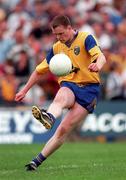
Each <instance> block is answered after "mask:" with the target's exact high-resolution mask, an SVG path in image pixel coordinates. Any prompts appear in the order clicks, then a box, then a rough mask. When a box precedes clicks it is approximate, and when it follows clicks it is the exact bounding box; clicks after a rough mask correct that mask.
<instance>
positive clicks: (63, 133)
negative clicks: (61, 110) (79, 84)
mask: <svg viewBox="0 0 126 180" xmlns="http://www.w3.org/2000/svg"><path fill="white" fill-rule="evenodd" d="M87 115H88V111H87V110H86V109H85V108H83V107H82V106H81V105H79V104H78V103H75V105H74V106H73V107H72V108H71V109H70V111H69V112H68V113H67V114H66V116H65V117H64V119H63V120H62V122H61V123H60V125H59V127H58V128H57V130H56V132H55V134H54V135H53V136H52V138H51V139H50V140H49V141H48V142H47V144H46V145H45V146H44V148H43V150H42V152H41V153H42V154H43V155H44V157H46V158H47V157H48V156H49V155H50V154H52V153H53V152H54V151H56V149H58V148H59V147H60V146H61V145H62V144H63V143H64V141H65V139H66V137H67V136H68V135H69V133H70V132H71V130H73V128H74V127H76V125H77V124H78V123H80V122H81V121H82V120H83V119H85V117H86V116H87Z"/></svg>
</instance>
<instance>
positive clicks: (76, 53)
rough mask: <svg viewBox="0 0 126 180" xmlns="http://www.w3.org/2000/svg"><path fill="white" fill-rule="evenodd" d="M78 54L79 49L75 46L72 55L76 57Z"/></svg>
mask: <svg viewBox="0 0 126 180" xmlns="http://www.w3.org/2000/svg"><path fill="white" fill-rule="evenodd" d="M79 53H80V47H79V46H75V47H74V54H75V55H78V54H79Z"/></svg>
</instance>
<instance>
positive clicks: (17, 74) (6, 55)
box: [0, 0, 126, 106]
mask: <svg viewBox="0 0 126 180" xmlns="http://www.w3.org/2000/svg"><path fill="white" fill-rule="evenodd" d="M58 14H66V15H67V16H69V18H70V19H71V21H72V24H73V26H74V28H75V29H78V30H79V31H88V32H90V33H92V34H94V35H95V36H96V37H97V39H98V41H99V44H100V47H101V49H102V51H103V53H104V54H105V56H106V59H107V63H106V65H105V66H104V68H103V69H102V71H101V77H102V79H101V81H102V92H103V93H102V96H101V98H102V99H107V100H125V99H126V1H125V0H11V1H10V0H0V106H15V105H17V104H15V102H14V96H15V93H16V92H17V91H18V90H19V89H20V88H22V87H23V86H24V84H25V83H26V81H27V79H28V78H29V75H30V74H31V72H32V71H33V70H34V68H35V67H36V65H37V64H39V63H40V62H41V61H42V59H43V58H44V57H45V56H46V53H47V51H48V50H49V49H50V47H51V46H52V44H53V43H54V41H55V37H54V36H53V35H52V33H51V30H50V21H51V20H52V18H53V17H54V16H55V15H58ZM58 88H59V85H58V84H57V81H56V77H55V76H53V75H52V74H51V73H47V74H45V75H44V76H43V77H42V79H41V81H40V82H39V83H38V84H36V85H35V86H34V88H33V89H32V90H30V91H29V93H28V94H27V97H26V98H25V100H24V101H23V102H21V104H23V105H32V104H33V103H34V104H38V105H42V104H43V103H44V102H45V101H46V100H51V99H52V98H54V96H55V94H56V92H57V90H58Z"/></svg>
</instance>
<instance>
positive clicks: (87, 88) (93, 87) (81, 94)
mask: <svg viewBox="0 0 126 180" xmlns="http://www.w3.org/2000/svg"><path fill="white" fill-rule="evenodd" d="M60 85H61V87H68V88H69V89H71V90H72V92H73V93H74V95H75V100H76V102H77V103H78V104H80V105H81V106H82V107H84V108H85V109H86V110H87V111H88V112H89V113H92V112H93V111H94V108H95V107H96V105H97V102H98V99H99V94H100V89H101V88H100V84H99V83H90V84H87V85H83V84H76V83H73V82H67V81H63V82H61V84H60Z"/></svg>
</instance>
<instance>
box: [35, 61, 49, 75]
mask: <svg viewBox="0 0 126 180" xmlns="http://www.w3.org/2000/svg"><path fill="white" fill-rule="evenodd" d="M48 70H49V66H48V63H47V61H46V59H44V60H43V61H42V62H41V63H40V64H39V65H38V66H37V67H36V71H37V72H38V73H39V74H44V73H46V72H47V71H48Z"/></svg>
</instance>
